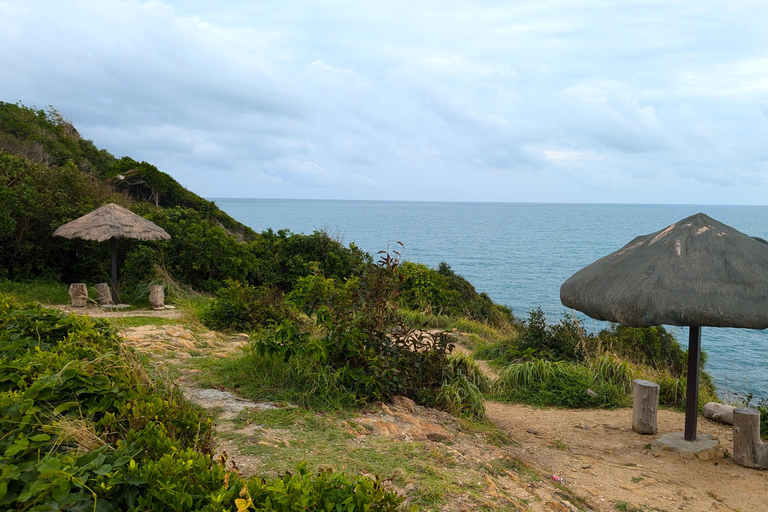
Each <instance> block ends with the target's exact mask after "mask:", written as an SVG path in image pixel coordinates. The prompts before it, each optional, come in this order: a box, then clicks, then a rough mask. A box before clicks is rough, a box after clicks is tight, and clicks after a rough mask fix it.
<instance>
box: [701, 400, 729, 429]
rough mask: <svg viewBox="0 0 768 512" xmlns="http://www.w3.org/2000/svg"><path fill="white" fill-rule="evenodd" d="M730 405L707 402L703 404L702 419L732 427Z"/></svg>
mask: <svg viewBox="0 0 768 512" xmlns="http://www.w3.org/2000/svg"><path fill="white" fill-rule="evenodd" d="M734 409H735V407H733V406H732V405H725V404H719V403H717V402H707V403H705V404H704V417H705V418H709V419H710V420H713V421H719V422H720V423H725V424H726V425H733V410H734Z"/></svg>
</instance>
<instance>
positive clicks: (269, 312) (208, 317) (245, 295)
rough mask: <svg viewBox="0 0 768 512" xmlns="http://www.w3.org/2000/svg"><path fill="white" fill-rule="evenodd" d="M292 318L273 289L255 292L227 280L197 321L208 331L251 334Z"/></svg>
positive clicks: (255, 289)
mask: <svg viewBox="0 0 768 512" xmlns="http://www.w3.org/2000/svg"><path fill="white" fill-rule="evenodd" d="M295 316H296V315H295V314H294V313H293V312H292V311H291V310H290V308H289V307H288V306H286V305H285V303H284V302H283V293H282V292H281V291H280V290H278V289H277V288H275V287H274V286H260V287H258V288H256V287H253V286H250V285H248V284H243V283H240V282H238V281H231V280H227V281H226V286H224V287H222V288H219V289H218V291H217V292H216V299H215V300H214V301H213V302H212V303H211V304H210V305H209V306H208V308H207V309H206V310H205V311H204V312H203V314H202V316H201V318H200V320H201V321H202V322H203V324H205V325H206V326H207V327H209V328H211V329H236V330H240V331H253V330H256V329H259V328H264V327H270V326H274V325H277V324H280V323H282V322H283V321H285V320H288V319H295Z"/></svg>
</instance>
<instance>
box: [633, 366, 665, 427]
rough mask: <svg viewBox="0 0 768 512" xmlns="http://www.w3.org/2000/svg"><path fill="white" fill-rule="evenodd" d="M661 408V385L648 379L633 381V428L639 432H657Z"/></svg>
mask: <svg viewBox="0 0 768 512" xmlns="http://www.w3.org/2000/svg"><path fill="white" fill-rule="evenodd" d="M658 410H659V385H658V384H656V383H655V382H650V381H647V380H641V379H635V380H633V381H632V430H634V431H635V432H637V433H638V434H655V433H656V432H657V431H658V428H657V426H656V413H657V412H658Z"/></svg>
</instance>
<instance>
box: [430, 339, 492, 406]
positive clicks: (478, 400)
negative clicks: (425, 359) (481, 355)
mask: <svg viewBox="0 0 768 512" xmlns="http://www.w3.org/2000/svg"><path fill="white" fill-rule="evenodd" d="M443 376H444V377H443V385H442V386H441V387H440V389H439V390H438V392H437V397H436V399H435V402H436V406H437V407H438V408H440V409H442V410H444V411H447V412H449V413H451V414H453V415H454V416H464V417H467V418H471V419H483V418H484V417H485V397H484V396H483V393H485V392H488V391H490V389H491V380H490V378H489V377H488V376H487V375H485V373H483V371H482V370H481V369H480V367H479V366H478V365H477V363H476V362H475V361H474V359H472V357H471V356H466V355H464V354H462V353H454V354H451V356H450V357H449V358H448V360H447V363H446V365H445V367H444V368H443Z"/></svg>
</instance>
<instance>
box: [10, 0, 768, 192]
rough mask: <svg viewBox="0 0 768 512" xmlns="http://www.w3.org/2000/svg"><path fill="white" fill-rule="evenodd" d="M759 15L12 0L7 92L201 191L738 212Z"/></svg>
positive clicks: (590, 5) (765, 69) (759, 96)
mask: <svg viewBox="0 0 768 512" xmlns="http://www.w3.org/2000/svg"><path fill="white" fill-rule="evenodd" d="M766 14H768V7H766V6H765V5H764V4H763V3H761V2H756V1H753V2H744V3H738V4H721V3H714V2H706V1H705V2H696V1H693V0H683V1H681V2H673V3H669V2H650V3H648V2H634V1H626V2H618V3H611V4H606V3H605V2H601V1H598V0H582V1H578V2H572V1H566V0H555V1H553V2H534V1H522V2H511V3H510V2H503V1H493V0H475V1H464V2H460V1H458V0H456V1H449V2H447V3H446V2H434V1H424V2H421V1H420V2H405V1H404V0H395V1H393V2H387V3H385V4H383V3H373V4H372V3H360V2H349V1H342V0H334V1H332V2H323V3H314V2H305V1H301V0H286V2H283V3H281V4H279V5H276V4H269V3H261V2H242V1H215V2H214V1H213V0H211V1H207V0H198V1H196V2H175V1H159V0H151V1H143V2H142V1H137V0H127V1H118V0H98V1H97V0H80V1H78V2H74V3H71V2H70V3H62V2H54V1H43V0H31V1H28V2H23V3H22V2H2V1H1V0H0V68H1V69H3V80H2V81H0V100H3V101H10V102H15V101H18V100H21V101H22V102H24V103H25V104H27V105H36V106H39V107H41V106H42V107H44V106H46V105H49V104H51V105H54V106H55V107H56V108H58V109H59V110H60V111H61V112H62V113H63V114H64V115H66V116H68V117H70V118H72V120H73V121H74V123H75V125H76V126H77V127H78V129H79V130H80V132H81V133H82V134H83V135H84V136H85V137H87V138H91V139H93V140H94V142H95V143H96V144H97V145H98V146H101V147H106V148H107V149H108V150H110V151H111V152H113V153H115V154H117V155H118V156H122V155H130V156H132V157H134V158H137V159H140V160H142V159H143V160H147V161H150V162H152V163H155V164H157V165H158V166H159V167H161V169H163V170H167V171H168V172H171V173H173V174H174V175H175V176H178V177H181V178H189V179H190V182H191V183H193V184H194V186H196V187H199V189H198V191H200V192H201V193H203V194H205V191H206V190H211V189H215V190H216V191H217V194H218V195H220V196H227V195H232V196H241V195H242V194H243V187H242V186H241V184H240V183H239V182H238V181H242V182H247V183H249V184H250V185H249V186H252V188H251V189H252V190H258V193H259V194H260V195H261V196H264V197H270V196H271V195H276V196H281V197H291V196H292V194H293V195H294V196H296V197H299V196H301V197H305V196H306V195H307V194H311V193H316V194H318V195H319V196H322V197H331V196H333V197H346V198H379V199H403V198H423V197H425V196H430V195H431V194H434V196H435V197H440V198H442V199H451V200H526V201H529V200H550V198H551V197H555V196H556V197H558V198H561V199H562V200H572V201H578V200H582V199H584V198H588V199H589V200H598V201H600V200H604V201H605V200H610V201H616V200H619V201H621V200H622V198H624V199H625V200H637V198H638V197H643V196H642V192H643V191H645V193H646V196H647V197H651V191H653V190H654V186H656V185H658V183H659V182H660V181H663V182H664V183H666V184H667V186H668V187H680V188H681V190H684V189H685V187H686V184H687V185H691V186H696V187H699V186H701V187H703V188H702V189H701V190H702V191H704V192H705V193H707V194H709V196H708V197H710V198H712V200H714V201H717V202H721V201H728V202H734V201H736V202H738V201H739V191H740V187H745V186H747V185H748V186H750V187H751V189H750V193H751V194H754V195H755V197H757V196H758V193H759V192H762V193H763V195H764V196H766V194H768V184H766V182H765V179H764V176H765V174H766V171H768V169H766V162H767V161H768V147H767V146H766V145H765V140H766V137H767V136H768V123H766V119H765V118H766V116H768V108H766V105H768V65H767V64H768V53H766V51H765V50H764V44H763V43H764V26H763V25H764V23H762V21H761V20H764V19H765V15H766ZM258 180H263V183H259V182H258ZM230 182H231V183H230ZM723 191H725V192H723ZM601 193H603V194H609V195H607V196H606V197H605V198H603V197H602V196H601V195H600V194H601ZM568 194H571V196H569V195H568ZM664 197H666V196H664ZM670 197H675V196H674V195H673V194H670ZM750 200H752V199H750Z"/></svg>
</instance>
